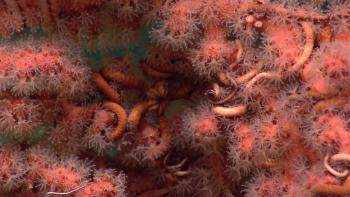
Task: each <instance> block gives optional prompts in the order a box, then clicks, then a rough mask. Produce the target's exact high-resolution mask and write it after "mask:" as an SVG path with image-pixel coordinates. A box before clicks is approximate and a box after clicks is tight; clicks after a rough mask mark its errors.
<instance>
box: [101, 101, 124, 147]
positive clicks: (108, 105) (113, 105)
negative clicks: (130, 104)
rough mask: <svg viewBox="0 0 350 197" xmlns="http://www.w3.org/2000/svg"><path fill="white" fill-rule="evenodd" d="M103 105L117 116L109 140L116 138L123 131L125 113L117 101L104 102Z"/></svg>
mask: <svg viewBox="0 0 350 197" xmlns="http://www.w3.org/2000/svg"><path fill="white" fill-rule="evenodd" d="M103 106H104V107H105V108H107V109H109V110H111V111H113V112H114V113H115V114H116V115H117V118H118V126H117V127H116V128H115V129H114V131H113V133H112V134H111V136H110V139H111V140H118V139H119V138H120V137H121V135H122V134H123V133H124V131H125V128H126V123H127V114H126V112H125V110H124V108H123V107H122V106H120V105H118V104H117V103H113V102H109V101H107V102H104V103H103Z"/></svg>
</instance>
